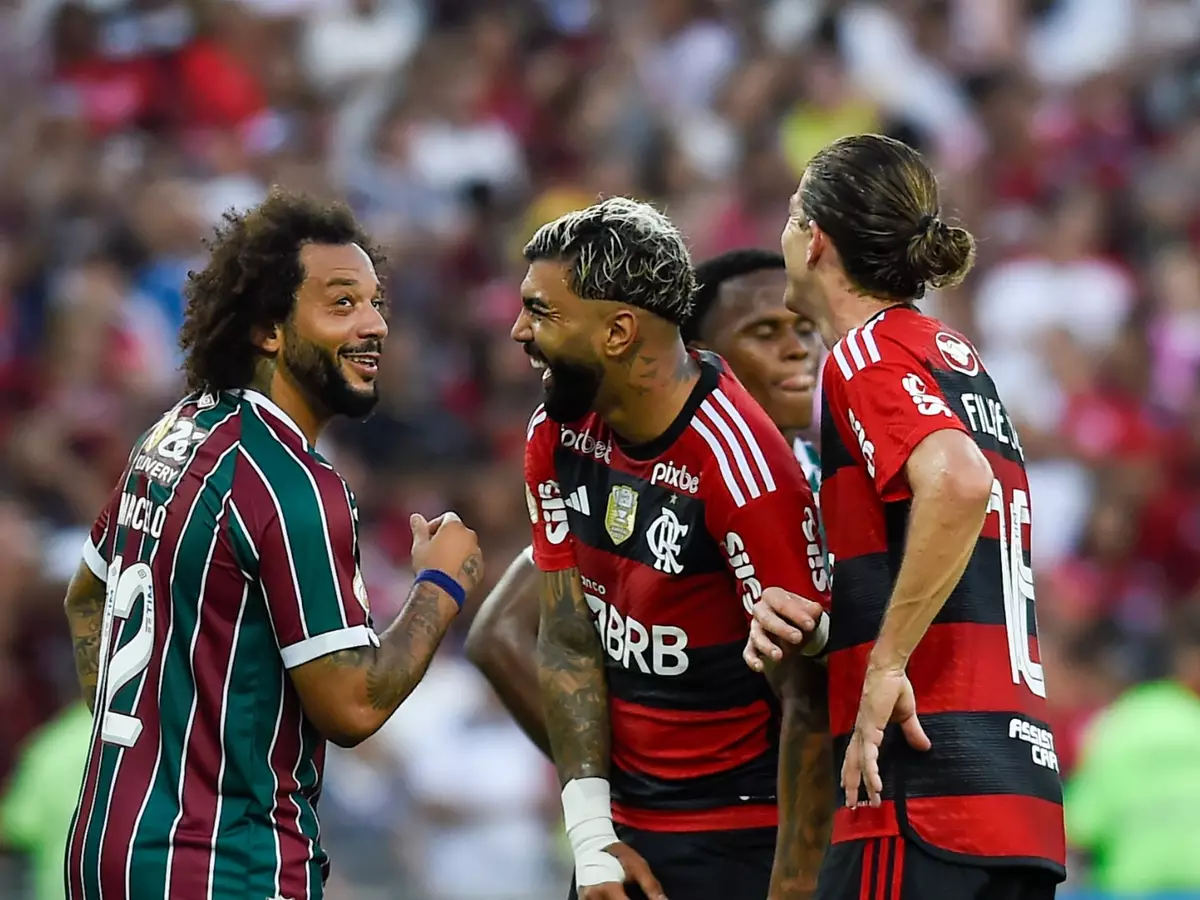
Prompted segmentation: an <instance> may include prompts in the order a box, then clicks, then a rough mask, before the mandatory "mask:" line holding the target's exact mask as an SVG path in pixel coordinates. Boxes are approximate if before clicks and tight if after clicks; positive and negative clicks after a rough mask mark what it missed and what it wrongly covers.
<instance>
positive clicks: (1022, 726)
mask: <svg viewBox="0 0 1200 900" xmlns="http://www.w3.org/2000/svg"><path fill="white" fill-rule="evenodd" d="M1008 736H1009V738H1011V739H1012V740H1015V741H1024V742H1025V743H1026V744H1029V745H1030V755H1031V756H1032V757H1033V762H1034V764H1035V765H1039V766H1041V767H1042V768H1045V769H1050V770H1051V771H1054V772H1057V771H1058V755H1057V754H1056V753H1055V752H1054V735H1053V734H1051V733H1050V731H1049V730H1048V729H1045V728H1042V727H1041V726H1040V725H1034V724H1033V723H1032V722H1027V721H1025V720H1024V719H1022V718H1020V717H1014V718H1012V719H1010V720H1009V722H1008Z"/></svg>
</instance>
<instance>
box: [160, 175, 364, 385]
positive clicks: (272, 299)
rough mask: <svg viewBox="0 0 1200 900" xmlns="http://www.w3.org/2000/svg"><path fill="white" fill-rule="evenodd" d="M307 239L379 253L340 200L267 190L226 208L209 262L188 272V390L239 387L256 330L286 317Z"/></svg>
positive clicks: (184, 336)
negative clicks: (244, 206) (246, 206)
mask: <svg viewBox="0 0 1200 900" xmlns="http://www.w3.org/2000/svg"><path fill="white" fill-rule="evenodd" d="M305 244H358V245H359V246H360V247H362V248H363V250H365V251H366V253H367V255H368V256H369V257H370V258H371V262H372V263H374V264H375V266H376V267H378V266H379V265H380V264H381V263H382V261H383V257H382V256H381V255H380V254H379V251H378V250H377V249H376V248H375V247H373V246H372V245H371V243H370V240H369V239H368V237H367V235H366V234H365V233H364V232H363V230H362V229H361V228H360V227H359V225H358V222H356V221H355V219H354V214H353V213H351V212H350V210H349V209H348V208H347V207H346V206H343V205H342V204H340V203H324V202H321V201H319V200H317V199H315V198H313V197H309V196H306V195H303V194H292V193H289V192H287V191H285V190H282V189H281V188H274V189H272V191H271V193H270V195H269V196H268V197H267V199H266V200H264V201H263V202H262V203H261V204H259V205H258V206H256V207H254V208H253V209H250V210H247V211H246V212H244V213H236V212H233V211H230V212H227V213H225V215H224V216H223V217H222V220H221V223H220V224H219V225H218V226H217V229H216V236H215V238H214V239H213V240H212V241H211V242H209V244H208V248H209V252H210V256H209V261H208V265H207V266H206V267H205V269H204V270H203V271H202V272H188V280H187V285H186V286H185V287H184V289H183V295H184V297H185V298H186V300H187V309H186V311H185V313H184V320H183V328H182V329H180V332H179V346H180V347H181V348H182V349H183V352H184V363H183V369H184V372H185V374H186V375H187V384H188V389H189V390H193V391H199V390H205V391H219V390H226V389H229V388H241V387H245V386H246V385H247V384H249V383H250V381H251V379H252V378H253V377H254V367H255V364H256V363H257V361H258V359H259V357H260V354H261V351H260V350H259V349H258V347H257V345H255V343H254V334H255V332H256V331H257V330H259V329H262V330H270V329H271V328H273V327H275V326H276V325H278V324H280V323H282V322H284V321H286V320H287V318H288V316H289V315H291V312H292V308H293V307H294V305H295V302H296V291H297V290H298V289H299V288H300V284H301V282H302V281H303V280H304V271H303V268H302V267H301V265H300V249H301V248H302V247H303V246H304V245H305Z"/></svg>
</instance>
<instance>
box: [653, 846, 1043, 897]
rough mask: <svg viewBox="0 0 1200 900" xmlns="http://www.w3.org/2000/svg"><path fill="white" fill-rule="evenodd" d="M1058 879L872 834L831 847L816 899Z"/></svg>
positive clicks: (1030, 889)
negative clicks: (963, 860) (944, 855)
mask: <svg viewBox="0 0 1200 900" xmlns="http://www.w3.org/2000/svg"><path fill="white" fill-rule="evenodd" d="M1057 881H1058V879H1057V878H1055V877H1054V876H1053V875H1051V874H1050V873H1049V872H1046V871H1043V870H1042V869H1036V868H1033V867H1017V866H995V867H990V868H984V867H982V866H973V865H964V864H959V863H953V862H949V861H947V860H944V859H940V858H939V857H936V856H933V855H932V854H931V853H930V852H929V851H927V850H924V849H922V848H921V847H920V846H919V845H917V844H915V843H913V842H912V841H908V840H906V839H905V838H902V837H889V838H871V839H869V840H863V841H847V842H845V843H841V844H834V845H832V846H831V847H830V848H829V852H827V853H826V854H825V862H824V864H823V865H822V866H821V876H820V878H819V879H818V881H817V894H816V898H815V900H1053V898H1054V890H1055V888H1056V887H1057ZM667 896H668V897H670V893H668V894H667Z"/></svg>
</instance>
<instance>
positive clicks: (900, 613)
mask: <svg viewBox="0 0 1200 900" xmlns="http://www.w3.org/2000/svg"><path fill="white" fill-rule="evenodd" d="M782 244H783V252H784V256H785V257H786V260H787V272H788V298H789V306H791V307H792V308H793V309H795V310H796V311H798V312H803V313H805V314H807V315H809V316H811V317H812V318H813V319H814V321H816V323H817V325H818V327H819V328H820V331H821V335H822V338H823V340H824V342H825V344H826V346H827V347H829V348H830V353H829V356H828V357H827V358H826V362H825V369H824V377H823V393H824V397H823V401H824V406H823V410H822V417H821V464H822V501H823V502H822V510H823V512H824V522H825V529H826V534H827V535H828V539H829V550H830V554H831V556H832V558H833V560H834V566H835V573H836V574H835V577H834V579H833V595H832V616H831V626H830V635H829V642H828V646H827V648H826V650H827V653H828V665H829V690H830V692H829V712H830V719H831V722H830V725H831V731H832V733H833V736H834V751H835V759H836V760H838V761H839V762H841V763H842V774H841V785H840V790H839V797H838V800H839V805H840V806H842V807H843V808H841V809H839V810H838V811H837V813H836V814H835V818H834V829H833V841H832V847H831V849H830V851H829V853H828V854H827V855H826V858H825V864H824V866H823V868H822V871H821V878H820V883H819V885H818V889H817V894H816V896H817V898H819V900H852V898H855V900H857V898H862V897H889V898H891V900H924V898H927V897H938V898H942V900H977V898H980V897H996V898H1000V897H1003V898H1007V900H1047V898H1051V897H1053V896H1054V892H1055V885H1056V883H1057V882H1059V881H1061V880H1062V879H1063V877H1064V874H1065V857H1066V840H1065V834H1064V829H1063V807H1062V786H1061V784H1060V781H1059V774H1058V762H1057V757H1056V756H1055V753H1054V737H1053V734H1052V733H1051V731H1050V728H1049V726H1048V725H1047V724H1046V719H1047V710H1046V682H1045V677H1044V675H1043V672H1042V666H1041V662H1040V652H1039V649H1038V640H1037V617H1036V613H1035V602H1034V589H1033V572H1032V570H1031V566H1030V555H1029V546H1030V541H1029V533H1030V527H1031V526H1030V522H1031V510H1030V498H1029V483H1028V479H1027V478H1026V474H1025V464H1024V452H1023V450H1022V449H1021V441H1020V437H1019V436H1018V434H1017V432H1016V430H1015V428H1014V426H1013V422H1012V419H1011V418H1010V417H1009V415H1008V413H1007V412H1006V411H1005V408H1004V404H1003V402H1002V401H1001V399H1000V396H999V394H998V393H997V392H996V386H995V385H994V384H993V383H992V379H991V377H990V376H989V375H988V373H987V370H986V369H985V368H984V366H983V363H982V362H981V361H980V359H979V357H978V355H977V353H976V352H975V348H974V347H973V346H972V345H971V343H970V342H969V341H968V340H967V339H966V338H965V337H963V336H962V335H961V334H959V333H958V332H956V331H954V330H953V329H951V328H949V327H948V326H946V325H944V324H943V323H941V322H939V321H937V320H936V319H933V318H931V317H929V316H926V315H923V314H922V313H921V312H920V311H919V310H918V309H917V308H916V306H915V302H916V301H917V300H918V299H920V298H921V297H922V296H924V294H925V291H926V289H927V288H930V287H932V288H939V287H946V286H949V285H953V284H957V283H958V282H960V281H962V279H963V278H964V277H965V276H966V274H967V273H968V271H969V270H970V268H971V264H972V262H973V260H974V256H975V242H974V239H973V238H972V237H971V234H970V233H969V232H968V231H966V229H964V228H962V227H960V226H957V225H954V224H951V223H950V222H947V221H946V220H945V219H944V218H943V217H942V210H941V205H940V200H939V196H938V185H937V180H936V178H935V177H934V174H933V172H932V171H931V170H930V169H929V167H928V166H927V165H926V164H925V162H924V161H923V160H922V159H921V156H920V154H918V153H917V152H916V151H915V150H913V149H912V148H910V147H908V146H906V145H905V144H903V143H901V142H900V141H897V140H894V139H891V138H887V137H883V136H881V135H873V134H860V135H852V136H850V137H846V138H842V139H841V140H838V141H835V142H834V143H832V144H830V145H829V146H827V147H825V148H824V149H823V150H821V151H820V152H819V153H817V154H816V156H814V157H813V159H812V161H811V162H810V163H809V164H808V167H807V169H806V170H805V173H804V176H803V177H802V178H801V180H800V185H799V187H798V189H797V190H796V192H795V194H793V196H792V198H791V201H790V204H789V215H788V220H787V224H786V226H785V228H784V232H783V236H782ZM793 539H794V540H800V539H801V538H800V536H799V535H796V536H795V537H794V538H793ZM781 587H782V586H771V587H768V588H767V590H765V591H764V592H763V595H762V597H761V598H760V599H759V601H758V602H757V603H756V604H755V610H754V615H755V624H754V625H753V626H752V629H751V640H750V643H749V644H748V645H747V648H746V656H747V661H748V662H749V664H750V665H751V667H752V668H753V669H755V670H756V671H758V670H761V668H762V666H763V664H764V662H765V661H768V660H778V659H780V658H782V657H784V656H786V653H785V649H786V647H787V641H786V640H785V638H786V635H787V634H788V633H789V630H790V627H791V626H789V624H788V622H789V620H791V621H792V622H794V623H798V622H800V621H804V620H806V619H807V616H808V613H807V602H806V600H805V599H804V598H797V597H794V596H792V594H791V593H790V592H789V591H788V590H786V589H780V588H781ZM793 603H794V605H795V608H794V609H793ZM773 639H774V640H773ZM918 715H919V717H918Z"/></svg>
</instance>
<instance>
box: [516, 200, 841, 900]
mask: <svg viewBox="0 0 1200 900" xmlns="http://www.w3.org/2000/svg"><path fill="white" fill-rule="evenodd" d="M525 256H526V258H527V259H528V260H529V262H530V266H529V271H528V274H527V275H526V276H525V280H524V282H523V284H522V285H521V292H522V304H523V308H522V310H521V313H520V315H519V316H518V318H517V321H516V323H515V325H514V326H513V331H512V336H513V339H514V340H516V341H518V342H520V343H521V344H522V345H523V346H524V347H525V350H526V352H528V354H529V355H530V357H531V359H532V360H533V364H534V366H535V368H537V369H540V370H542V371H543V373H544V374H543V376H542V377H543V384H544V386H545V390H546V400H545V403H544V404H543V405H542V406H540V407H538V409H537V411H536V412H535V413H534V415H533V418H532V420H531V421H530V425H529V440H528V444H527V447H526V454H525V481H526V492H527V499H528V503H529V515H530V519H531V522H532V525H533V557H534V562H535V563H536V565H537V568H538V571H539V574H538V579H539V596H540V607H541V610H540V622H539V629H538V653H537V665H538V677H539V683H540V687H541V694H542V702H543V705H544V708H545V716H546V727H547V731H548V734H549V739H550V747H551V751H552V753H553V756H554V761H555V764H556V767H557V769H558V774H559V778H560V781H561V783H562V785H563V791H562V801H563V812H564V819H565V825H566V829H567V835H568V837H569V839H570V843H571V848H572V851H573V853H574V857H575V873H576V882H577V885H578V896H579V897H580V898H581V900H622V898H626V897H629V898H646V897H650V898H658V897H663V896H670V897H675V898H678V897H686V898H689V900H706V898H713V900H728V898H730V897H759V898H763V897H767V896H768V894H769V895H770V897H771V898H773V900H782V898H785V897H793V896H801V895H802V894H801V893H799V892H802V891H803V890H804V889H805V888H809V887H811V879H812V878H813V877H815V872H801V871H787V872H782V871H776V872H775V877H774V879H773V878H772V865H773V859H774V851H775V836H776V828H777V826H782V825H787V826H788V828H789V832H788V833H795V834H797V835H800V836H801V837H798V838H796V840H806V839H811V841H812V842H813V843H814V844H815V843H817V842H820V841H821V839H822V838H823V837H824V835H823V834H822V829H821V827H820V823H819V822H816V823H807V822H805V823H794V822H791V821H788V822H785V823H781V822H780V816H781V815H783V816H785V817H795V816H800V817H805V816H809V815H812V816H813V817H814V818H819V817H820V816H821V815H822V813H821V812H820V811H819V810H815V811H812V812H811V813H810V811H809V810H807V809H806V808H804V807H801V806H799V805H798V806H797V807H796V808H790V809H785V810H784V811H783V812H782V813H780V812H779V811H778V809H777V800H776V783H777V769H778V768H780V767H782V766H789V765H794V764H795V763H794V761H790V762H789V761H786V760H784V761H781V760H780V750H779V740H778V735H779V719H780V716H781V715H782V716H784V717H788V718H789V721H798V720H804V721H807V719H804V716H805V711H806V710H805V706H806V704H807V703H808V701H809V699H810V698H811V697H812V696H813V695H814V692H817V691H819V690H820V688H819V686H818V685H817V684H816V676H815V674H814V672H815V670H814V669H813V668H812V666H811V664H810V663H809V662H808V660H807V658H806V657H805V656H804V655H802V654H795V655H793V657H791V658H789V659H790V661H789V663H788V664H787V665H786V666H783V667H780V668H778V669H774V670H772V671H771V672H770V674H769V678H770V681H768V679H767V678H763V677H762V676H761V675H758V674H756V673H753V672H750V671H749V670H748V669H747V668H746V667H745V665H744V664H743V663H742V660H741V652H742V647H743V645H744V644H745V640H746V636H747V634H748V631H749V618H748V614H749V610H750V609H751V607H752V605H753V602H754V600H755V599H756V598H757V596H758V594H759V592H760V590H761V587H760V585H761V584H780V583H785V584H787V585H789V589H790V590H792V591H793V592H795V593H797V594H799V595H801V596H803V597H806V598H808V599H809V602H810V603H811V611H812V620H811V621H810V622H809V623H808V624H807V627H806V630H808V631H811V632H813V633H812V635H811V636H810V637H807V638H806V639H804V641H803V644H804V645H807V646H805V647H804V649H808V650H810V651H812V652H816V650H818V649H819V648H820V645H821V640H822V635H823V633H824V631H826V630H827V626H825V622H826V621H827V620H822V619H821V603H822V602H823V601H824V600H825V599H826V589H827V586H828V579H827V576H826V573H825V569H824V551H823V548H822V547H821V544H820V541H821V538H820V534H819V529H818V528H817V527H816V521H817V518H816V508H815V503H814V500H813V495H812V492H811V490H810V489H809V486H808V482H807V481H806V479H805V476H804V473H803V472H802V470H801V468H800V467H799V466H798V465H796V462H795V460H794V458H793V457H792V451H791V448H790V447H789V446H788V444H787V442H786V441H785V440H784V438H783V436H782V435H781V434H780V432H779V429H778V428H777V427H776V426H775V425H774V424H773V423H772V422H771V420H770V418H769V417H768V416H767V414H766V413H765V412H764V411H763V410H762V408H761V407H759V405H758V404H757V403H756V402H755V401H754V400H753V399H752V398H751V397H750V395H749V393H748V392H747V391H746V390H745V389H744V388H743V387H742V385H741V384H740V383H739V382H738V381H737V380H736V379H735V378H734V377H733V376H732V374H731V373H730V372H729V370H728V368H727V366H726V364H725V362H724V360H722V359H721V358H720V357H719V356H716V355H715V354H712V353H708V352H689V351H688V350H687V349H686V348H685V346H684V342H683V339H682V337H681V336H680V330H679V326H680V323H682V322H684V321H685V320H686V317H687V315H688V314H689V312H690V310H691V306H692V295H693V293H694V291H695V288H696V284H695V277H694V274H693V270H692V263H691V259H690V257H689V256H688V252H687V248H686V247H685V245H684V242H683V238H682V236H681V235H680V233H679V231H678V229H677V228H676V227H675V226H674V225H673V224H672V223H671V222H670V220H668V219H667V218H666V217H665V216H663V215H662V214H661V213H659V212H658V211H656V210H655V209H653V208H652V207H650V206H647V205H645V204H642V203H638V202H635V201H632V200H627V199H621V198H614V199H610V200H606V201H604V202H603V203H599V204H597V205H595V206H592V207H589V208H588V209H585V210H581V211H579V212H574V213H570V214H569V215H566V216H563V217H562V218H560V219H558V220H556V221H554V222H551V223H549V224H547V225H545V226H543V227H542V228H541V229H540V230H539V231H538V232H537V234H536V235H534V237H533V239H532V240H531V241H530V242H529V244H528V245H527V246H526V248H525ZM793 529H796V531H795V532H793ZM808 532H811V534H812V541H811V542H809V543H808V544H805V543H803V542H794V541H786V542H780V541H777V540H776V539H775V537H776V535H778V534H789V535H790V534H792V533H808ZM803 627H805V626H802V628H803ZM795 637H796V639H797V640H798V641H799V640H801V639H802V638H804V635H802V634H801V632H799V631H797V632H796V633H795ZM772 687H774V688H775V691H774V692H773V691H772ZM777 694H778V699H777V696H776V695H777ZM800 744H802V742H797V743H796V744H789V746H798V745H800ZM784 755H785V756H786V755H787V754H786V752H785V754H784ZM789 783H790V780H789ZM824 815H826V816H827V812H826V813H824ZM804 835H808V836H809V838H805V837H803V836H804ZM817 856H818V857H819V848H818V851H817ZM647 863H649V867H647ZM777 868H778V866H777ZM651 870H652V871H653V874H651ZM655 876H657V880H656V879H655ZM627 878H628V879H629V880H630V881H634V882H636V884H635V885H630V887H629V892H628V893H626V890H625V887H624V886H623V882H625V881H626V879H627Z"/></svg>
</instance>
